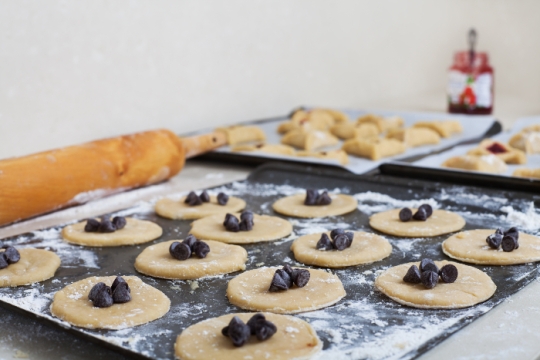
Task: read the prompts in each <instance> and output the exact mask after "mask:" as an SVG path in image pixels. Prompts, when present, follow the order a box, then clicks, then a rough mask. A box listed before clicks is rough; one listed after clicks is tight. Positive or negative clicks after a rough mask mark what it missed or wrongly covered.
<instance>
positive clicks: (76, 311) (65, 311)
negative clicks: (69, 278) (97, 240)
mask: <svg viewBox="0 0 540 360" xmlns="http://www.w3.org/2000/svg"><path fill="white" fill-rule="evenodd" d="M115 278H116V276H104V277H96V276H93V277H89V278H86V279H84V280H80V281H77V282H74V283H73V284H70V285H68V286H66V287H65V288H63V289H62V290H60V291H58V292H57V293H56V294H55V295H54V299H53V302H52V305H51V313H52V314H53V315H54V316H56V317H58V318H60V319H62V320H64V321H67V322H68V323H70V324H71V325H75V326H80V327H83V328H87V329H112V330H117V329H125V328H129V327H133V326H137V325H141V324H145V323H147V322H150V321H153V320H156V319H159V318H160V317H162V316H163V315H165V314H166V313H167V312H168V311H169V307H170V305H171V301H170V300H169V298H168V297H167V296H166V295H165V294H163V293H162V292H161V291H159V290H158V289H156V288H154V287H152V286H150V285H147V284H145V283H143V282H142V281H141V279H139V278H138V277H136V276H123V278H124V280H126V282H127V283H128V285H129V288H130V289H131V301H129V302H127V303H124V304H114V305H113V306H111V307H107V308H98V307H94V306H93V305H92V302H91V301H90V300H88V293H89V292H90V290H91V289H92V287H93V286H94V285H95V284H97V283H98V282H104V283H105V284H106V285H108V286H111V285H112V283H113V281H114V279H115Z"/></svg>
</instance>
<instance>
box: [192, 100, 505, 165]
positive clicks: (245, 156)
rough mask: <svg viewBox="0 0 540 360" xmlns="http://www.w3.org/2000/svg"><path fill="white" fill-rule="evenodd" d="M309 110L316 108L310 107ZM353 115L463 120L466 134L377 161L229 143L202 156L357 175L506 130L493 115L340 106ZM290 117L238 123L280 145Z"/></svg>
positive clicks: (413, 120)
mask: <svg viewBox="0 0 540 360" xmlns="http://www.w3.org/2000/svg"><path fill="white" fill-rule="evenodd" d="M306 108H308V109H310V108H314V107H306ZM339 110H341V111H343V112H345V113H346V114H347V115H349V117H350V119H351V120H352V121H356V119H357V118H358V117H359V116H361V115H364V114H377V115H381V116H384V117H390V116H400V117H402V118H403V120H404V121H405V127H408V126H411V125H413V124H414V123H416V122H418V121H430V120H459V121H461V124H462V125H463V129H464V131H463V133H462V134H459V135H455V136H452V137H450V138H448V139H441V142H440V143H439V144H437V145H427V146H420V147H415V148H410V149H408V150H407V151H406V152H405V153H403V154H399V155H396V156H391V157H388V158H384V159H381V160H377V161H373V160H369V159H365V158H360V157H356V156H352V155H349V164H348V165H341V164H339V163H338V162H337V161H331V160H321V159H318V158H313V157H299V156H285V155H277V154H265V153H262V152H254V151H251V152H249V151H242V152H233V151H231V148H230V147H229V146H225V147H222V148H220V149H217V150H214V151H211V152H209V153H207V154H205V155H203V156H202V158H204V159H210V160H221V161H234V162H238V163H248V164H261V163H264V162H268V161H271V160H275V161H276V160H278V161H288V162H297V163H303V164H321V165H331V166H336V167H340V168H344V169H347V170H349V171H351V172H353V173H355V174H362V173H366V172H368V171H370V170H373V169H376V168H377V166H379V165H380V164H381V163H383V162H385V161H390V160H398V159H399V160H407V161H413V160H417V159H419V158H422V157H423V156H425V155H428V154H431V153H438V152H441V151H445V150H448V149H450V148H452V147H454V146H456V145H458V144H462V143H467V142H470V141H477V140H479V139H481V138H484V137H486V136H493V135H495V134H497V133H499V132H500V131H501V130H502V126H501V124H500V123H499V122H498V121H496V120H495V118H494V117H492V116H485V115H482V116H474V115H456V114H447V113H430V112H407V111H388V110H373V109H371V110H370V109H368V110H351V109H339ZM287 120H288V116H280V117H274V118H270V119H264V120H254V121H247V122H242V123H238V124H235V125H256V126H258V127H260V128H261V129H262V130H263V131H264V133H265V134H266V137H267V140H266V143H268V144H279V143H280V141H281V137H282V135H280V134H278V132H277V128H278V125H279V124H280V123H282V122H283V121H287ZM209 131H211V129H206V130H203V131H198V132H196V133H193V134H189V135H195V134H203V133H207V132H209ZM342 144H343V141H340V143H339V145H336V146H333V147H327V148H323V149H319V150H323V151H324V150H333V149H339V148H341V145H342Z"/></svg>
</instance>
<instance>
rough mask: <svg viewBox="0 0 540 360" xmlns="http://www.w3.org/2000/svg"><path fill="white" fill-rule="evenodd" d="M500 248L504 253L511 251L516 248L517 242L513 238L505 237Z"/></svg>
mask: <svg viewBox="0 0 540 360" xmlns="http://www.w3.org/2000/svg"><path fill="white" fill-rule="evenodd" d="M501 247H502V249H503V251H505V252H510V251H513V250H515V249H516V248H517V247H518V244H517V240H516V239H515V238H514V237H513V236H510V235H505V236H504V237H503V239H502V242H501Z"/></svg>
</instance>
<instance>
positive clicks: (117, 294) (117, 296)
mask: <svg viewBox="0 0 540 360" xmlns="http://www.w3.org/2000/svg"><path fill="white" fill-rule="evenodd" d="M130 293H131V290H130V289H129V285H128V283H127V282H125V281H124V282H121V283H119V284H118V285H117V286H116V288H115V289H114V290H113V295H112V298H113V302H114V303H115V304H123V303H127V302H128V301H130V300H131V294H130Z"/></svg>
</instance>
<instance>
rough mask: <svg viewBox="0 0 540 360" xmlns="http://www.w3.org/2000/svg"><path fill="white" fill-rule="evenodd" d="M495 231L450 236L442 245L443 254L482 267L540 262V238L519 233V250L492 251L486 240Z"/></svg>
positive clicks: (469, 232)
mask: <svg viewBox="0 0 540 360" xmlns="http://www.w3.org/2000/svg"><path fill="white" fill-rule="evenodd" d="M493 233H495V229H493V230H469V231H463V232H460V233H458V234H455V235H452V236H450V237H449V238H448V239H446V240H445V241H444V242H443V243H442V250H443V252H444V253H445V254H446V255H448V256H450V257H451V258H453V259H457V260H460V261H464V262H468V263H471V264H481V265H515V264H525V263H528V262H533V261H540V238H539V237H536V236H532V235H528V234H524V233H521V232H520V233H519V248H518V249H516V250H513V251H510V252H505V251H503V250H502V249H498V250H495V249H492V248H490V247H489V245H488V244H487V243H486V238H487V237H488V236H489V235H491V234H493Z"/></svg>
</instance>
